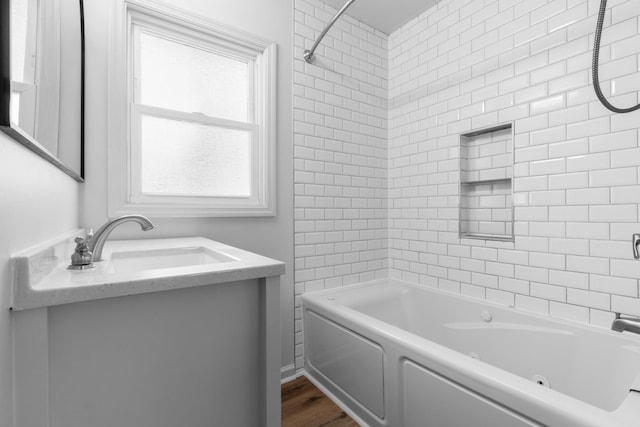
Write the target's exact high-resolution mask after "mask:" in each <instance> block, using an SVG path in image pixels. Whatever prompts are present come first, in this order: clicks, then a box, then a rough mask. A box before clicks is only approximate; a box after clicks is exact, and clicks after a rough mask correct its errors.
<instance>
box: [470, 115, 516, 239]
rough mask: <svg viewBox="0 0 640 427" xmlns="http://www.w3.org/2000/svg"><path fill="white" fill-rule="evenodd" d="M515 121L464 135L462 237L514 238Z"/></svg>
mask: <svg viewBox="0 0 640 427" xmlns="http://www.w3.org/2000/svg"><path fill="white" fill-rule="evenodd" d="M512 177H513V124H512V123H507V124H501V125H497V126H493V127H490V128H486V129H480V130H474V131H471V132H468V133H464V134H462V135H460V216H459V218H460V237H464V238H473V239H484V240H498V241H513V201H512V199H513V197H512V196H513V188H512Z"/></svg>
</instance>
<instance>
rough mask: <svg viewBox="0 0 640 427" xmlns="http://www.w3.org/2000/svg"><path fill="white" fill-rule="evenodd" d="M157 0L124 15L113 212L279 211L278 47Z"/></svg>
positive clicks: (114, 103)
mask: <svg viewBox="0 0 640 427" xmlns="http://www.w3.org/2000/svg"><path fill="white" fill-rule="evenodd" d="M149 4H150V3H148V2H145V6H142V5H141V4H138V2H136V1H125V2H124V3H123V4H122V5H121V6H119V7H120V8H121V9H122V10H119V12H118V15H117V16H122V17H123V19H122V21H123V22H121V26H120V30H118V29H116V31H117V32H116V34H115V40H116V41H117V43H116V44H115V46H114V47H116V48H115V49H114V50H113V55H114V58H113V61H112V63H113V67H114V68H116V69H114V70H112V71H111V78H112V87H113V89H115V90H114V91H113V92H114V93H112V94H110V95H111V96H112V99H111V100H110V104H111V105H110V111H111V116H112V120H111V124H110V129H113V130H114V131H113V132H112V135H110V137H109V140H110V151H109V185H110V193H109V207H110V214H112V215H118V214H123V213H131V212H141V213H146V214H149V215H154V216H272V215H274V213H275V212H274V210H275V189H274V187H275V179H274V171H275V164H274V162H275V157H274V150H275V140H274V139H275V138H274V135H275V114H274V111H275V99H274V98H275V45H274V44H272V43H269V42H266V41H263V40H261V39H258V38H256V37H254V36H251V35H249V34H246V33H243V32H240V31H237V30H233V29H230V28H228V27H225V26H221V25H219V24H215V23H212V22H210V21H204V20H202V19H200V18H198V17H194V16H190V15H187V14H185V13H184V12H180V11H177V10H174V9H169V8H168V7H167V6H152V7H150V6H149ZM118 34H125V35H126V36H125V37H118ZM118 47H119V49H118ZM118 70H121V71H120V73H119V72H118ZM118 76H120V77H118ZM121 76H126V79H123V78H122V77H121ZM110 91H111V89H110ZM123 166H125V167H124V168H123ZM123 169H125V170H123Z"/></svg>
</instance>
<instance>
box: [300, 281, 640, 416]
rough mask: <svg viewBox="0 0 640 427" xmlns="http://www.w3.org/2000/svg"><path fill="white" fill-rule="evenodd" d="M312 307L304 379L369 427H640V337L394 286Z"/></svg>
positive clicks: (337, 293)
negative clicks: (308, 380)
mask: <svg viewBox="0 0 640 427" xmlns="http://www.w3.org/2000/svg"><path fill="white" fill-rule="evenodd" d="M302 307H303V322H304V329H303V333H304V350H305V371H306V372H305V375H306V376H307V377H308V378H309V379H310V380H311V381H312V382H313V383H315V384H316V385H317V386H319V387H320V388H321V389H322V390H323V391H325V393H327V394H328V395H329V396H330V397H331V398H332V399H333V400H334V401H336V403H338V404H339V405H340V406H341V407H342V408H343V409H345V410H346V411H347V412H348V413H349V414H350V415H351V416H352V417H354V419H356V421H358V423H360V424H361V425H368V426H390V427H399V426H406V427H413V426H415V427H431V426H433V427H466V426H474V427H475V426H486V427H501V426H505V427H520V426H561V427H565V426H566V427H570V426H575V427H616V426H636V427H637V426H640V336H636V335H634V334H628V333H624V334H621V333H617V332H611V331H607V330H604V329H599V328H595V327H591V326H588V325H584V326H582V325H580V324H577V323H576V324H574V323H572V322H567V321H562V320H559V319H554V318H551V317H548V316H541V315H536V314H528V313H524V312H522V311H516V310H514V309H512V308H509V307H505V306H501V305H497V304H492V303H491V302H487V301H484V300H477V299H473V298H467V297H464V296H461V295H457V294H452V293H448V292H444V291H440V290H437V289H431V288H425V287H420V286H416V285H413V284H410V283H406V282H401V281H395V280H384V281H375V282H370V283H366V284H358V285H353V286H349V287H344V288H340V289H333V290H327V291H321V292H315V293H310V294H304V295H303V296H302Z"/></svg>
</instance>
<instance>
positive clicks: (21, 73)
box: [10, 0, 37, 82]
mask: <svg viewBox="0 0 640 427" xmlns="http://www.w3.org/2000/svg"><path fill="white" fill-rule="evenodd" d="M36 5H37V3H34V2H33V1H30V0H12V1H11V5H10V7H11V15H10V19H11V20H10V22H11V79H12V80H17V81H19V82H32V81H33V67H29V68H30V70H28V71H27V70H26V69H25V63H26V62H27V60H28V61H29V62H30V63H32V62H33V61H34V58H31V57H30V56H31V55H33V54H35V52H31V50H35V45H33V44H32V43H35V32H36V22H35V21H34V20H30V19H29V13H32V14H34V13H35V10H29V8H30V7H35V6H36ZM34 16H35V15H34ZM27 56H29V58H27ZM26 74H29V75H26Z"/></svg>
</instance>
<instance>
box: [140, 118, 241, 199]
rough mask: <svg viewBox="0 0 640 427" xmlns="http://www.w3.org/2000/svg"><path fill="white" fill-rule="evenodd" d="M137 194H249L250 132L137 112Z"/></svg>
mask: <svg viewBox="0 0 640 427" xmlns="http://www.w3.org/2000/svg"><path fill="white" fill-rule="evenodd" d="M141 119H142V192H143V193H146V194H162V195H180V196H249V195H251V132H249V131H244V130H235V129H225V128H219V127H214V126H207V125H203V124H197V123H189V122H181V121H174V120H168V119H161V118H157V117H152V116H144V115H143V116H142V117H141Z"/></svg>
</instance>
